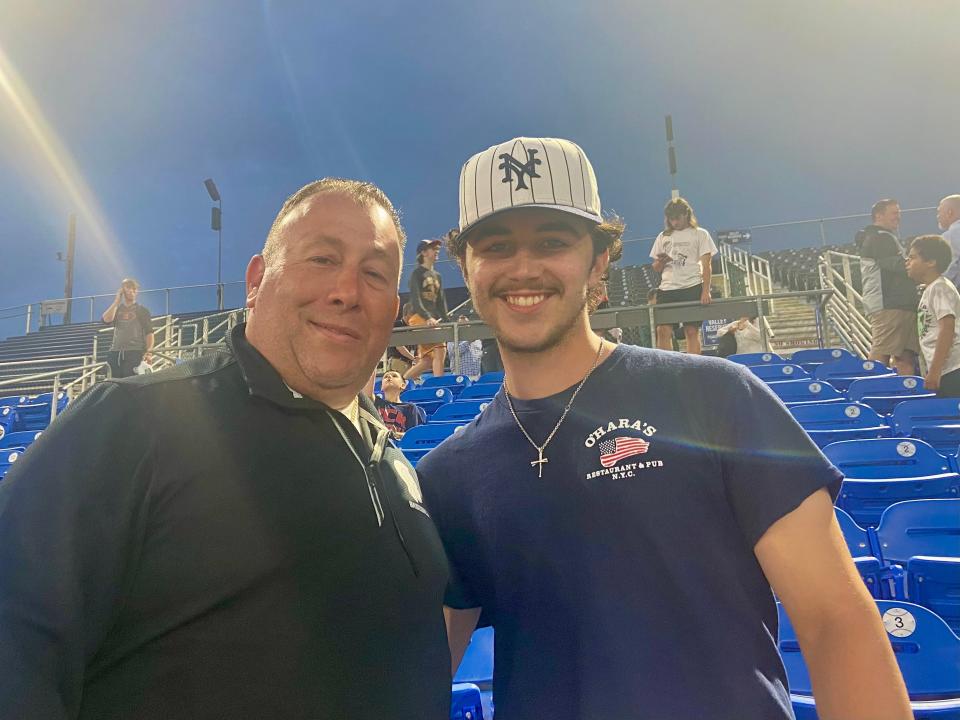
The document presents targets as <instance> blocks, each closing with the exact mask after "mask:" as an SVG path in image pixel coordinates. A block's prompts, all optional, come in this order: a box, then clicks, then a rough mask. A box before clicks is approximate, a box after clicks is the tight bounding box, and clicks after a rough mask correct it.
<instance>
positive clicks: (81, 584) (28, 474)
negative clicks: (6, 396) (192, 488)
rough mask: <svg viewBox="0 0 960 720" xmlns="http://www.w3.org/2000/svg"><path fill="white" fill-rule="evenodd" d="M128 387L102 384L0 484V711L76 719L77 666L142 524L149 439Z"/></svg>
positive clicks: (117, 591)
mask: <svg viewBox="0 0 960 720" xmlns="http://www.w3.org/2000/svg"><path fill="white" fill-rule="evenodd" d="M144 424H145V423H144V421H143V419H142V411H138V409H137V407H136V405H135V403H134V402H133V399H132V398H131V397H130V396H129V392H128V391H127V390H126V389H125V388H122V387H120V386H118V385H115V384H113V383H101V384H100V385H98V386H96V387H94V388H93V389H91V390H89V391H88V392H87V393H86V394H85V395H84V396H83V397H81V398H80V399H79V400H78V401H76V402H75V403H73V404H72V405H71V406H70V407H69V408H67V410H66V411H65V412H64V414H63V415H61V416H60V417H58V418H57V419H56V421H55V422H54V423H52V424H51V426H50V427H49V428H48V429H47V430H46V431H45V432H44V433H43V435H41V436H40V437H39V438H38V439H37V440H36V441H35V442H34V444H33V445H32V446H31V447H30V449H29V450H28V451H27V452H26V453H25V454H24V455H23V456H22V457H21V458H20V460H18V461H17V462H16V463H15V464H14V465H13V467H12V468H11V470H10V472H9V473H8V474H7V477H6V478H5V479H4V481H3V483H0V569H2V577H3V580H2V582H0V585H2V588H3V590H2V592H0V668H3V670H2V672H0V717H2V718H4V720H28V719H32V718H41V717H42V718H53V719H56V720H59V719H60V718H68V717H69V718H73V717H76V716H77V713H78V712H79V710H80V702H81V693H82V689H83V679H84V672H85V666H86V663H87V661H88V659H89V658H90V656H91V654H92V653H93V652H94V651H95V650H96V648H97V647H98V646H99V645H100V644H101V642H102V640H103V637H104V636H105V634H106V633H107V632H108V630H109V628H110V627H111V625H112V624H113V622H114V620H115V618H116V614H117V613H118V612H119V610H120V608H121V606H122V603H123V592H124V589H125V587H126V585H127V582H126V578H128V577H129V574H130V573H131V572H133V570H134V569H135V565H136V558H137V557H138V556H139V549H140V547H141V545H142V538H143V531H144V528H145V527H146V525H147V519H146V513H147V506H148V502H147V498H148V488H149V481H150V470H149V467H150V463H148V462H145V459H146V457H147V455H148V452H149V451H148V449H147V448H148V447H149V442H148V441H147V440H146V438H147V434H146V430H145V427H144Z"/></svg>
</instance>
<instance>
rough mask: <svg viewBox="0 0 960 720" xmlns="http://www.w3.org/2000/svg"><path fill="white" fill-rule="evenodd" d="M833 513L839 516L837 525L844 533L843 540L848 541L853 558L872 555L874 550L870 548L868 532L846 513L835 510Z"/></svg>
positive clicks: (838, 509)
mask: <svg viewBox="0 0 960 720" xmlns="http://www.w3.org/2000/svg"><path fill="white" fill-rule="evenodd" d="M833 512H834V514H835V515H836V516H837V524H838V525H839V526H840V532H842V533H843V539H844V540H846V541H847V548H848V549H849V550H850V554H851V555H852V556H853V557H863V556H865V555H872V554H873V550H872V549H871V547H870V538H869V536H868V535H867V531H866V530H865V529H864V528H862V527H860V526H859V525H857V523H856V522H855V521H854V519H853V518H852V517H850V515H849V514H847V512H846V511H844V510H841V509H840V508H834V509H833Z"/></svg>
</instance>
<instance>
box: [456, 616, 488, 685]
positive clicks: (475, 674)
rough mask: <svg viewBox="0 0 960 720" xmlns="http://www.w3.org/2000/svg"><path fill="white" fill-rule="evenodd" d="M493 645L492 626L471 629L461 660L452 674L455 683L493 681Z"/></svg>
mask: <svg viewBox="0 0 960 720" xmlns="http://www.w3.org/2000/svg"><path fill="white" fill-rule="evenodd" d="M493 645H494V634H493V628H492V627H485V628H479V629H477V630H474V631H473V636H472V637H471V638H470V644H469V645H468V646H467V651H466V652H465V653H464V655H463V661H462V662H461V663H460V667H459V668H457V674H456V675H455V676H454V678H453V681H454V682H455V683H464V682H469V683H479V684H483V683H489V682H492V681H493Z"/></svg>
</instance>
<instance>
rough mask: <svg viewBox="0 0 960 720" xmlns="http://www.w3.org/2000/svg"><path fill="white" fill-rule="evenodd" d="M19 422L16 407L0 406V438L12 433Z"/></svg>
mask: <svg viewBox="0 0 960 720" xmlns="http://www.w3.org/2000/svg"><path fill="white" fill-rule="evenodd" d="M19 422H20V415H19V414H18V413H17V409H16V406H11V405H3V406H0V438H2V437H3V436H4V435H6V434H7V433H9V432H13V431H14V430H15V429H16V427H17V424H18V423H19Z"/></svg>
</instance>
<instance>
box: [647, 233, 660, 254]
mask: <svg viewBox="0 0 960 720" xmlns="http://www.w3.org/2000/svg"><path fill="white" fill-rule="evenodd" d="M662 252H663V233H660V234H659V235H657V239H656V240H654V241H653V247H652V248H650V257H652V258H653V259H654V260H656V259H657V255H659V254H660V253H662Z"/></svg>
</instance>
